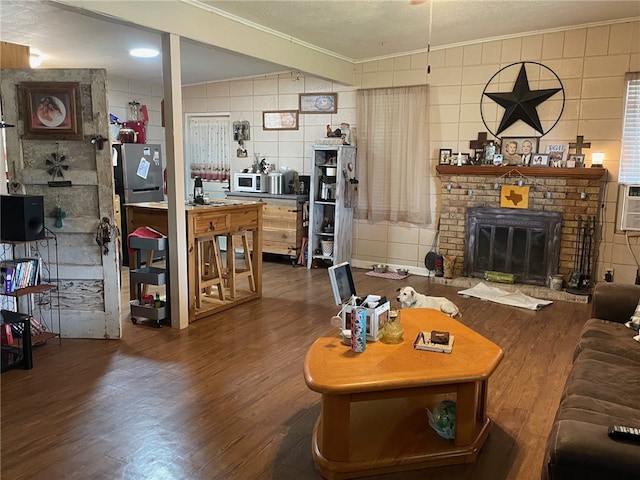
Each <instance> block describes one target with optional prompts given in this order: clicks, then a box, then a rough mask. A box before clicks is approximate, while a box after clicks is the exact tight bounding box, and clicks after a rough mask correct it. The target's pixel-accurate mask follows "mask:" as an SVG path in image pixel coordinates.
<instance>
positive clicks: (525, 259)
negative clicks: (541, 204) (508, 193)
mask: <svg viewBox="0 0 640 480" xmlns="http://www.w3.org/2000/svg"><path fill="white" fill-rule="evenodd" d="M561 227H562V214H561V213H558V212H542V211H534V210H517V209H507V208H485V207H472V208H469V209H467V224H466V242H465V260H464V273H465V275H467V276H470V277H484V272H485V271H496V272H504V273H511V274H513V275H514V276H515V280H516V282H517V283H525V284H531V285H546V283H547V279H548V278H549V276H551V275H555V274H556V273H557V272H558V258H559V253H560V234H561Z"/></svg>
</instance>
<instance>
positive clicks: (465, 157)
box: [450, 152, 471, 165]
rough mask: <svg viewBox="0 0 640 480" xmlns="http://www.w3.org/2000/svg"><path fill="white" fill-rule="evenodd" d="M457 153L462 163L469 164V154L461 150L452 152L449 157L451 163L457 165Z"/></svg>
mask: <svg viewBox="0 0 640 480" xmlns="http://www.w3.org/2000/svg"><path fill="white" fill-rule="evenodd" d="M458 155H460V157H461V163H462V165H469V164H470V163H471V154H469V153H464V152H461V153H458V152H454V153H452V154H451V157H450V158H451V159H450V162H451V165H458Z"/></svg>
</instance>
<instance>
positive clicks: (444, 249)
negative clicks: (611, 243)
mask: <svg viewBox="0 0 640 480" xmlns="http://www.w3.org/2000/svg"><path fill="white" fill-rule="evenodd" d="M436 171H437V173H438V176H439V178H440V182H441V185H440V201H441V203H440V206H439V207H440V208H439V210H440V239H439V253H440V254H442V255H455V257H456V264H455V270H454V276H462V275H464V273H465V272H467V271H469V269H467V267H466V266H465V263H464V262H465V260H464V259H465V252H466V248H467V243H468V242H467V231H466V224H467V209H468V208H470V207H486V208H490V209H500V188H497V189H496V188H495V186H496V184H497V185H498V186H499V187H500V186H502V185H517V184H518V181H519V180H522V183H523V185H524V186H528V187H530V188H529V206H528V210H531V211H533V212H536V211H539V212H558V213H559V214H561V215H562V224H561V228H560V242H559V253H558V256H557V258H558V261H557V269H558V273H559V274H561V275H562V276H563V277H564V279H565V281H568V280H569V277H570V275H571V272H572V271H573V269H574V263H575V260H576V255H578V254H579V252H578V251H577V250H576V233H577V231H578V224H579V221H578V219H579V217H583V218H586V217H589V216H594V217H595V219H596V228H595V233H594V243H593V247H592V248H593V254H592V255H591V257H590V258H591V263H592V267H591V272H592V278H595V274H596V272H594V266H595V265H596V263H597V251H598V245H599V238H600V229H599V225H600V217H599V215H600V210H601V209H600V206H601V205H602V204H603V195H604V184H605V181H606V170H605V169H602V168H552V167H493V166H467V165H465V166H461V167H456V166H450V165H438V166H437V167H436ZM501 210H504V211H505V213H506V214H507V215H506V216H509V215H508V213H509V212H516V211H522V209H501Z"/></svg>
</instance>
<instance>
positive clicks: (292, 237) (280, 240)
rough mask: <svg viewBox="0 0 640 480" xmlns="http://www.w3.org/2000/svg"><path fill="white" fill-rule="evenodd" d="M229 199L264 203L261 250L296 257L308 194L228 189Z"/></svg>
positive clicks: (304, 228) (305, 220)
mask: <svg viewBox="0 0 640 480" xmlns="http://www.w3.org/2000/svg"><path fill="white" fill-rule="evenodd" d="M227 198H228V199H230V200H229V201H235V200H238V201H255V200H259V201H261V202H264V209H263V211H262V222H263V223H262V251H263V252H265V253H274V254H276V255H288V256H290V257H292V258H294V259H296V262H297V259H299V258H300V252H301V251H302V250H303V238H305V237H306V236H307V223H308V218H309V215H308V209H307V208H306V207H305V204H306V203H307V202H308V201H309V195H274V194H271V193H251V192H229V193H227Z"/></svg>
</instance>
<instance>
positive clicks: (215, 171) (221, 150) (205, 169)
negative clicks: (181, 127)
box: [188, 117, 231, 181]
mask: <svg viewBox="0 0 640 480" xmlns="http://www.w3.org/2000/svg"><path fill="white" fill-rule="evenodd" d="M230 131H231V129H230V127H229V118H228V117H191V118H190V119H189V143H188V149H189V160H190V164H191V178H194V177H196V176H199V177H200V178H202V179H203V180H220V181H226V180H227V179H228V178H229V171H230V168H231V160H230V157H229V145H230V144H231V139H230Z"/></svg>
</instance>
